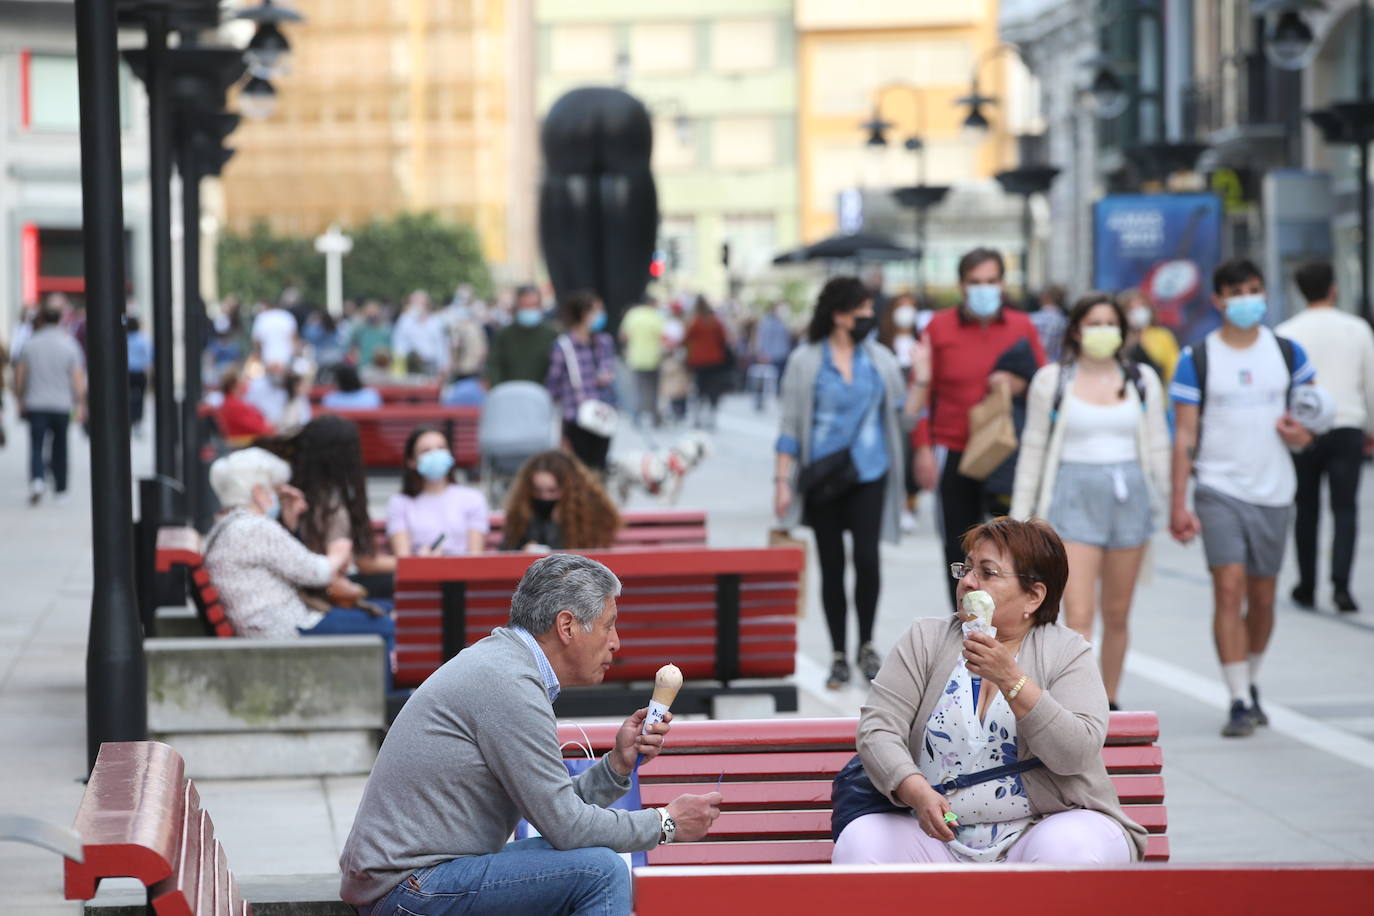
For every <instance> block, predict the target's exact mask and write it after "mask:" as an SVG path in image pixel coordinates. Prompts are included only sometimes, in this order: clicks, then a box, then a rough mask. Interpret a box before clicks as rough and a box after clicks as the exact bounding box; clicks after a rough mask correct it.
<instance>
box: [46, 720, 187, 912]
mask: <svg viewBox="0 0 1374 916" xmlns="http://www.w3.org/2000/svg"><path fill="white" fill-rule="evenodd" d="M185 777H186V769H185V766H184V764H183V763H182V760H181V757H180V756H179V755H178V754H177V753H176V751H174V750H172V748H170V747H169V746H167V745H165V744H161V743H158V742H154V741H122V742H109V743H106V744H103V745H101V747H100V753H99V754H98V755H97V757H96V765H95V767H94V768H93V769H92V770H91V778H90V781H89V782H88V783H87V784H86V792H85V794H84V795H83V796H82V797H81V806H80V807H79V808H78V809H77V814H76V821H75V823H74V824H73V825H72V827H73V829H74V830H75V831H76V832H77V833H78V834H80V835H81V839H82V851H83V855H84V858H85V861H83V862H73V861H71V860H70V859H68V860H66V864H65V873H64V885H65V892H66V896H67V899H69V900H89V899H90V898H91V897H94V896H95V891H96V885H97V884H98V883H99V881H100V879H101V878H115V877H119V878H137V879H138V880H140V881H142V882H143V883H144V884H145V885H152V884H154V883H156V882H158V881H161V880H162V879H164V878H166V877H167V876H168V875H170V874H171V873H172V869H173V868H174V867H175V865H176V863H177V861H178V859H177V854H178V852H179V850H180V847H181V827H182V806H183V805H184V804H185V796H184V794H183V791H182V786H183V781H184V780H185Z"/></svg>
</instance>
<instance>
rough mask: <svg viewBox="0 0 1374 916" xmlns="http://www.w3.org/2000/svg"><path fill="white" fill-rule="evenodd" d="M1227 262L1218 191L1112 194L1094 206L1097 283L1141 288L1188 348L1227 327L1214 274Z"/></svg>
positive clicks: (1113, 288) (1105, 286) (1115, 287)
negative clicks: (1215, 295)
mask: <svg viewBox="0 0 1374 916" xmlns="http://www.w3.org/2000/svg"><path fill="white" fill-rule="evenodd" d="M1220 260H1221V199H1220V198H1219V197H1217V196H1216V195H1215V194H1112V195H1109V196H1107V197H1104V198H1102V199H1101V200H1099V201H1098V202H1097V203H1096V204H1094V205H1093V286H1095V287H1096V288H1097V289H1102V290H1109V291H1111V292H1120V291H1121V290H1124V289H1129V288H1130V287H1133V286H1136V287H1139V288H1140V289H1141V291H1142V292H1144V293H1145V296H1146V297H1147V298H1148V299H1149V300H1150V302H1151V303H1153V304H1154V307H1155V314H1156V315H1157V316H1158V317H1159V321H1160V323H1161V324H1164V325H1167V326H1168V327H1170V328H1172V329H1173V330H1174V332H1175V333H1176V334H1177V335H1178V338H1179V341H1180V342H1181V343H1184V344H1189V343H1193V342H1194V341H1196V340H1198V339H1200V338H1201V337H1202V336H1203V335H1205V334H1206V333H1207V332H1208V331H1211V330H1212V329H1213V328H1216V327H1217V326H1218V325H1220V324H1221V319H1220V316H1218V315H1217V312H1216V309H1215V308H1213V307H1212V272H1213V271H1214V270H1216V267H1217V264H1218V263H1219V262H1220Z"/></svg>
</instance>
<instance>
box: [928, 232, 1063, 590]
mask: <svg viewBox="0 0 1374 916" xmlns="http://www.w3.org/2000/svg"><path fill="white" fill-rule="evenodd" d="M1004 273H1005V267H1004V265H1003V263H1002V255H1001V254H999V253H998V252H996V251H993V250H992V249H991V248H975V249H973V250H972V251H970V252H969V253H968V254H966V255H964V256H963V258H961V259H960V260H959V288H960V290H961V291H962V292H963V295H964V301H963V302H962V303H961V304H960V305H959V307H958V308H952V309H947V310H945V311H943V312H940V313H939V314H937V315H936V316H935V317H934V318H932V319H931V321H930V324H929V325H927V326H926V330H925V340H926V342H927V343H928V344H929V346H930V369H931V377H930V392H929V395H928V398H927V401H926V403H927V409H926V416H925V418H924V419H923V420H921V422H920V423H919V424H917V426H916V429H915V430H914V431H913V433H912V445H913V446H914V447H915V458H914V461H915V465H916V480H917V482H918V483H920V485H921V489H923V490H926V491H927V492H932V491H934V492H938V493H939V501H938V505H939V507H940V524H941V528H942V532H943V537H944V542H945V562H946V563H959V562H962V561H963V559H964V549H963V545H962V543H961V542H962V540H963V536H964V532H965V531H967V530H968V529H970V528H972V527H973V526H974V525H977V524H979V523H981V522H982V521H983V520H984V519H985V518H986V515H987V508H986V507H987V502H988V501H987V498H986V494H985V493H984V492H983V481H981V480H974V479H973V478H971V477H965V476H964V475H963V474H960V473H959V460H960V459H961V458H962V457H963V453H964V446H965V445H966V444H967V443H968V434H969V429H968V412H969V408H970V407H972V406H973V405H975V404H977V403H978V402H979V401H981V400H982V399H983V398H984V397H986V396H987V393H988V389H989V383H990V381H991V380H992V378H993V376H994V373H993V366H994V365H995V364H996V362H997V358H998V357H999V356H1001V355H1002V354H1003V353H1005V352H1006V351H1007V350H1009V349H1011V348H1012V347H1013V346H1015V345H1016V343H1017V342H1018V341H1020V340H1022V339H1025V340H1026V341H1027V342H1028V343H1029V344H1030V347H1031V352H1032V353H1034V354H1035V364H1036V366H1041V365H1044V362H1045V351H1044V349H1043V348H1042V347H1041V346H1040V337H1039V335H1038V334H1036V332H1035V326H1034V325H1033V324H1031V321H1030V318H1029V317H1027V316H1026V315H1025V314H1024V313H1022V312H1016V311H1012V310H1010V309H1007V308H1006V307H1005V305H1004V303H1003V290H1002V279H1003V274H1004ZM999 374H1001V373H999ZM1006 381H1007V382H1008V383H1009V384H1010V383H1011V380H1010V379H1008V380H1006ZM1013 393H1015V392H1013ZM946 584H947V585H948V586H949V595H950V600H951V601H953V600H954V590H955V588H956V586H957V583H956V582H955V581H954V580H953V579H949V580H948V581H947V582H946Z"/></svg>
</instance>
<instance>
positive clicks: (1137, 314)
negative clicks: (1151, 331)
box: [1130, 305, 1155, 330]
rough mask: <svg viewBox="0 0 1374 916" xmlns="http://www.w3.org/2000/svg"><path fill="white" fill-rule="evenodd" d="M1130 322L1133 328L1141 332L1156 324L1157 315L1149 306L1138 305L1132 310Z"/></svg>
mask: <svg viewBox="0 0 1374 916" xmlns="http://www.w3.org/2000/svg"><path fill="white" fill-rule="evenodd" d="M1130 320H1131V327H1133V328H1135V329H1137V330H1140V329H1142V328H1148V327H1149V326H1150V325H1151V324H1153V323H1154V320H1155V314H1154V312H1152V311H1151V310H1150V307H1149V306H1148V305H1137V306H1135V307H1134V308H1132V309H1131V314H1130Z"/></svg>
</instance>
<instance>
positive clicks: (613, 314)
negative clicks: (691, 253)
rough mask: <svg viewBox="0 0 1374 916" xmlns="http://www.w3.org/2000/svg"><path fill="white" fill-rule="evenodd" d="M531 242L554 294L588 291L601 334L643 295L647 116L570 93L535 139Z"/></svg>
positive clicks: (650, 185) (608, 93)
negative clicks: (537, 155)
mask: <svg viewBox="0 0 1374 916" xmlns="http://www.w3.org/2000/svg"><path fill="white" fill-rule="evenodd" d="M540 145H541V146H542V147H543V151H544V178H543V181H542V183H541V186H540V189H539V242H540V246H541V247H542V248H543V250H544V263H545V265H546V266H547V267H548V271H549V279H550V280H552V281H553V287H554V290H555V291H556V292H557V293H558V295H560V296H562V295H563V294H564V293H567V292H569V291H571V290H576V289H593V290H596V291H597V293H598V294H599V295H600V296H601V300H602V302H604V303H605V304H606V319H607V325H608V329H609V330H612V331H614V329H615V328H616V326H617V325H618V324H619V323H620V316H621V314H622V313H623V312H624V311H625V309H626V308H628V307H629V306H630V305H633V304H634V303H635V302H637V301H639V299H641V298H642V297H643V295H644V288H645V286H647V285H648V282H649V263H650V261H651V260H652V259H653V253H654V246H655V244H656V240H657V235H658V193H657V191H655V189H654V176H653V173H652V172H651V171H650V168H649V158H650V155H651V153H652V152H653V147H654V132H653V125H652V123H651V122H650V120H649V112H648V110H647V109H646V108H645V107H644V105H643V104H642V103H641V102H640V101H639V100H638V99H636V98H634V97H633V96H631V95H629V94H627V93H625V92H622V91H620V90H619V89H605V88H587V89H574V90H573V91H571V92H569V93H567V94H566V95H564V96H563V97H562V98H561V99H559V100H558V101H557V102H555V103H554V105H553V107H552V108H550V109H549V113H548V115H547V116H546V117H545V118H544V127H543V130H542V131H541V133H540Z"/></svg>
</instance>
